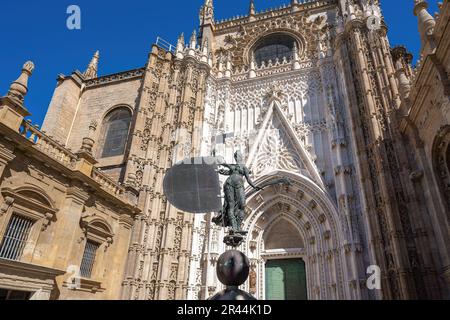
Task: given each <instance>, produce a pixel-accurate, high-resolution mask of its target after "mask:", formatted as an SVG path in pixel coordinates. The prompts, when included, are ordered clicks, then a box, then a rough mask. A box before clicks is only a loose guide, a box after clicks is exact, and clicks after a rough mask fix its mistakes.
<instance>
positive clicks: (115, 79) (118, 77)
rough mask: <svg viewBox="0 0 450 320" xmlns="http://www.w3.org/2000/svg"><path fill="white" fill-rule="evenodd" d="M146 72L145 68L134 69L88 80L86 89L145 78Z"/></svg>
mask: <svg viewBox="0 0 450 320" xmlns="http://www.w3.org/2000/svg"><path fill="white" fill-rule="evenodd" d="M145 70H146V69H145V68H138V69H132V70H127V71H123V72H118V73H114V74H110V75H105V76H101V77H98V78H95V79H90V80H86V81H85V84H86V88H88V89H90V88H94V87H98V86H102V85H108V84H112V83H119V82H122V81H129V80H135V79H139V78H142V77H143V76H144V73H145Z"/></svg>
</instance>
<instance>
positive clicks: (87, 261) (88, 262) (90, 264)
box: [80, 240, 100, 279]
mask: <svg viewBox="0 0 450 320" xmlns="http://www.w3.org/2000/svg"><path fill="white" fill-rule="evenodd" d="M98 248H100V245H99V244H98V243H96V242H93V241H90V240H88V241H87V242H86V247H85V249H84V254H83V260H82V261H81V267H80V274H81V276H82V277H83V278H86V279H89V278H91V276H92V270H93V268H94V263H95V256H96V255H97V250H98Z"/></svg>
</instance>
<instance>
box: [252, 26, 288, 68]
mask: <svg viewBox="0 0 450 320" xmlns="http://www.w3.org/2000/svg"><path fill="white" fill-rule="evenodd" d="M294 45H295V40H294V38H292V37H290V36H288V35H285V34H280V33H276V34H271V35H268V36H267V37H264V38H262V39H261V40H260V41H259V42H258V43H257V44H256V46H255V49H254V55H255V60H256V63H257V64H258V66H261V64H262V63H263V62H264V63H267V62H269V60H271V61H272V62H275V61H276V60H277V59H278V60H279V61H283V59H284V58H286V60H288V61H289V60H292V57H293V54H294Z"/></svg>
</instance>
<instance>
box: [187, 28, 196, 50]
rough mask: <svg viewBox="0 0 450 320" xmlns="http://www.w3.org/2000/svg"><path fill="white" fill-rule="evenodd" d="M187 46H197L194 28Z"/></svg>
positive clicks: (194, 47)
mask: <svg viewBox="0 0 450 320" xmlns="http://www.w3.org/2000/svg"><path fill="white" fill-rule="evenodd" d="M189 46H190V48H191V49H194V50H195V49H196V48H197V32H196V31H195V30H194V31H193V32H192V35H191V40H190V41H189Z"/></svg>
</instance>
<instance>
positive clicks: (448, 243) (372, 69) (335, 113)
mask: <svg viewBox="0 0 450 320" xmlns="http://www.w3.org/2000/svg"><path fill="white" fill-rule="evenodd" d="M214 13H215V12H214V4H213V1H212V0H206V1H205V3H204V5H203V6H202V8H201V10H200V15H199V17H200V28H199V31H198V33H197V32H196V31H194V33H193V34H192V35H191V37H190V38H189V39H185V38H184V36H183V35H181V36H180V38H179V39H178V43H177V45H176V46H171V45H166V43H162V42H158V43H156V44H155V45H154V46H153V47H152V51H151V53H150V54H149V58H148V61H147V63H146V64H145V66H144V67H142V68H139V69H135V70H128V71H125V72H120V73H117V74H113V75H107V76H99V75H98V65H99V54H98V53H96V54H95V56H94V57H93V59H92V61H91V63H90V64H89V66H88V68H87V70H86V71H85V72H83V73H82V72H79V71H76V72H74V73H73V74H71V75H69V76H63V75H61V76H59V78H58V84H57V88H56V89H55V93H54V96H53V98H52V101H51V103H50V106H49V109H48V113H47V116H46V118H45V121H44V124H43V127H42V130H39V129H38V128H36V127H32V126H31V125H30V124H29V122H27V121H24V120H23V118H24V117H26V116H27V115H28V113H27V112H26V108H25V107H24V106H23V97H24V95H25V94H26V89H27V83H26V81H25V80H24V79H25V78H26V79H28V76H29V75H31V71H30V65H28V66H26V67H24V71H23V73H22V76H21V77H20V78H19V79H18V80H17V81H16V82H15V83H14V84H13V85H12V86H11V89H10V93H8V95H7V96H5V97H4V98H3V99H2V103H1V105H2V108H1V109H0V121H1V122H2V123H5V124H7V127H8V128H9V129H7V130H6V129H5V130H6V131H5V132H6V133H5V134H4V138H2V140H1V142H2V145H4V146H5V148H4V150H9V151H8V152H6V151H2V153H1V154H0V156H1V159H2V160H1V161H2V162H1V166H0V168H1V170H2V171H0V174H3V175H2V176H1V177H0V182H1V183H0V186H1V194H2V197H3V198H1V199H0V201H2V203H3V205H2V207H1V213H0V239H1V237H4V238H5V239H6V238H7V236H11V232H10V229H11V227H10V226H12V225H13V224H14V223H16V222H14V221H15V220H14V221H13V220H12V219H13V217H16V216H15V213H14V212H16V211H14V204H15V203H19V204H20V203H22V202H24V201H25V202H26V201H28V202H29V203H32V204H33V206H34V207H36V206H37V204H36V203H35V202H36V201H38V200H39V199H41V198H42V197H43V195H44V194H45V195H46V196H45V197H44V198H45V199H41V200H40V202H39V201H38V202H39V203H40V206H38V209H39V208H40V209H39V210H40V211H42V210H43V211H46V210H47V211H49V210H50V209H51V210H50V211H49V212H50V213H47V212H44V213H43V216H42V217H41V216H39V215H38V217H41V218H39V219H41V220H42V219H43V220H42V221H44V224H46V225H50V228H51V227H52V224H51V223H50V221H55V222H54V223H53V228H54V231H51V232H47V231H45V230H46V228H42V231H41V232H42V233H43V234H44V236H42V237H38V236H36V237H35V239H36V240H35V242H36V241H37V242H38V245H37V247H39V241H41V242H42V243H41V245H42V246H43V248H54V247H55V246H56V242H55V241H57V240H58V239H59V240H58V241H65V242H63V243H66V242H67V245H68V246H73V248H74V249H73V250H72V252H68V253H64V252H62V251H58V250H56V249H55V250H53V251H52V250H50V251H48V255H55V257H54V258H53V257H45V253H43V252H42V251H40V253H39V257H42V259H41V260H39V259H37V258H35V257H37V256H36V250H35V249H33V248H32V247H30V248H31V249H30V250H29V251H30V252H28V255H24V258H23V259H29V260H27V261H28V262H27V261H21V259H22V258H21V255H22V252H21V251H20V250H19V251H17V250H16V251H14V250H13V252H14V255H12V256H11V254H10V256H7V255H6V254H5V256H3V251H5V252H6V251H8V250H9V251H8V252H10V251H11V250H10V247H11V246H12V244H11V243H12V242H11V241H10V242H8V241H6V240H3V242H2V246H1V247H0V265H1V264H2V263H5V264H6V261H9V260H11V257H13V258H15V259H12V260H17V261H19V262H20V261H21V263H22V264H23V263H31V262H33V263H41V262H40V261H45V263H47V265H46V268H50V269H48V272H47V274H49V273H51V274H52V276H51V277H50V278H54V279H56V280H55V283H56V285H55V289H47V291H50V292H53V291H52V290H57V291H61V290H60V289H59V290H58V288H60V287H61V286H63V287H64V288H66V287H67V286H68V283H69V282H68V281H67V279H68V277H69V275H68V273H67V271H65V270H64V268H66V267H67V266H66V264H67V263H65V262H63V261H66V262H67V261H69V262H70V261H72V262H71V263H72V264H76V263H77V262H76V261H81V265H82V266H81V267H82V268H83V267H84V268H85V269H86V267H88V269H89V266H90V269H92V270H94V272H92V270H87V271H91V272H86V270H85V269H84V270H82V271H83V272H82V273H84V276H83V275H82V277H81V279H82V281H81V284H82V285H81V287H83V288H82V290H79V289H77V287H76V286H75V287H73V286H72V287H70V286H69V287H70V288H69V289H67V290H66V289H64V290H62V291H61V293H60V294H59V295H57V294H56V295H55V294H54V293H53V294H52V295H49V297H54V298H62V297H64V298H88V299H102V298H113V299H139V300H160V299H162V300H166V299H169V300H179V299H189V300H197V299H207V298H208V297H210V296H212V295H213V294H214V293H216V292H218V291H220V290H222V289H223V288H222V287H221V285H220V283H219V281H218V280H217V277H216V274H215V267H216V262H217V259H218V257H219V256H220V254H221V253H223V252H224V251H225V250H226V249H227V248H226V246H225V244H224V243H223V242H222V239H223V236H224V230H223V229H222V228H220V227H217V226H216V225H214V224H213V223H212V222H211V220H212V218H213V216H214V213H205V214H203V215H192V214H187V213H183V212H180V211H179V210H177V209H176V208H174V207H173V206H171V205H170V204H168V202H167V200H166V199H165V196H164V194H163V179H164V174H165V172H166V171H167V169H169V168H170V167H172V166H173V165H174V164H175V163H177V162H179V161H181V160H183V159H185V158H189V157H194V156H210V155H211V154H213V153H216V154H218V155H221V156H223V157H224V158H225V160H226V161H227V162H229V163H232V161H233V154H234V152H236V151H240V152H242V153H243V154H244V155H245V162H246V165H247V167H248V168H250V170H251V171H252V179H253V180H254V182H255V184H257V185H258V184H262V183H266V182H270V181H272V180H276V179H279V178H281V177H288V178H289V179H290V180H291V181H292V185H290V186H273V187H271V188H267V189H265V190H262V191H258V192H254V191H252V190H251V188H248V189H247V192H248V202H247V207H246V217H245V220H244V223H243V225H244V230H245V231H247V232H248V235H247V237H246V241H245V242H244V243H243V244H242V245H241V247H240V248H239V249H240V250H241V251H242V252H244V253H245V254H246V255H247V256H248V257H249V259H250V262H251V270H250V277H249V281H248V282H247V283H246V284H245V285H244V289H245V290H246V291H248V292H250V293H251V294H253V295H254V296H255V297H256V298H258V299H261V300H263V299H309V300H319V299H326V300H329V299H351V300H360V299H445V298H450V250H449V248H450V237H449V236H450V234H449V212H450V189H449V188H450V98H449V97H450V79H449V76H450V36H449V35H450V30H449V29H450V27H449V26H448V21H449V19H450V1H448V0H445V1H444V2H443V4H442V5H440V12H439V14H438V15H437V16H436V17H432V16H431V15H430V14H429V13H428V11H427V3H426V1H424V0H415V1H414V14H415V15H416V16H417V17H418V23H419V34H418V37H419V36H420V37H421V42H422V49H421V57H420V60H419V62H418V63H417V66H415V67H413V66H412V64H411V63H412V56H411V54H409V53H408V51H407V50H406V48H404V47H395V48H393V47H391V46H390V44H389V41H388V37H387V31H388V29H387V26H386V25H385V23H384V20H383V16H382V13H381V9H380V6H379V1H376V0H374V1H372V0H303V1H297V0H293V1H291V3H290V4H287V5H285V6H283V7H280V8H277V9H271V10H266V11H264V12H257V11H256V9H255V5H254V2H253V1H250V7H249V12H248V15H245V16H241V17H234V18H232V19H228V20H224V21H217V20H216V19H215V18H214ZM186 40H187V41H186ZM186 42H187V43H186ZM31 69H32V68H31ZM17 84H19V85H20V86H22V87H21V88H22V89H21V90H22V91H21V93H20V94H19V98H20V99H19V100H17V99H16V98H17V88H16V87H17ZM23 88H25V90H23ZM19 91H20V90H19ZM11 101H12V102H11ZM14 101H15V102H14ZM13 115H15V116H13ZM93 119H94V120H93ZM24 127H25V128H27V130H25V131H31V132H32V133H31V135H32V136H30V134H29V133H28V135H27V132H25V133H23V132H24V130H23V128H24ZM1 128H3V127H0V129H1ZM20 128H22V129H20ZM8 130H9V131H8ZM11 130H13V131H14V130H16V131H20V130H22V134H21V137H22V138H23V139H24V141H22V142H21V140H20V139H19V138H17V139H16V140H17V141H16V140H14V143H13V142H11V139H6V138H7V133H8V132H9V133H8V134H9V135H12V134H13V133H12V132H10V131H11ZM3 140H5V141H3ZM40 141H46V145H51V146H52V148H56V150H58V152H57V154H58V155H59V154H62V155H63V156H64V157H66V158H67V159H68V160H67V161H66V160H64V161H65V162H64V163H62V164H61V165H62V166H64V165H66V166H69V164H71V167H70V168H69V169H70V170H69V171H68V173H61V170H62V169H61V170H59V171H57V172H56V171H55V172H54V173H53V174H51V175H50V174H47V173H46V174H45V176H46V177H47V178H46V179H47V180H48V181H53V182H55V181H57V180H58V181H59V183H58V185H59V187H55V186H53V185H54V183H47V187H45V186H44V185H43V184H42V183H41V184H40V185H41V187H39V190H41V191H42V192H41V191H39V190H38V189H37V187H33V188H31V189H30V187H29V186H28V185H32V184H33V185H36V184H37V183H36V182H33V181H34V180H33V179H32V178H31V177H32V176H35V177H37V176H40V174H38V173H35V169H33V170H30V169H29V168H30V167H32V168H36V166H35V165H33V164H34V162H35V161H37V160H33V159H28V158H27V159H28V160H23V161H22V162H23V164H22V165H20V166H19V167H20V168H17V169H14V170H13V169H12V168H15V167H14V166H18V165H17V161H16V162H13V161H12V160H13V159H14V155H15V154H16V153H21V152H22V153H23V150H28V149H23V148H21V147H20V146H21V145H22V144H26V143H28V144H31V145H33V144H36V145H38V146H39V145H42V144H40ZM15 144H17V146H16V147H13V145H15ZM31 147H33V146H29V147H28V148H31ZM80 148H81V149H80ZM38 149H39V148H38ZM40 150H41V152H44V151H43V149H40ZM45 150H46V149H45ZM70 150H80V151H79V152H72V151H70ZM52 154H55V153H54V152H53V151H52ZM66 158H64V159H66ZM19 159H21V158H20V157H19ZM58 159H59V160H60V158H58ZM41 162H42V159H41ZM45 163H47V165H45ZM49 167H51V168H49ZM50 169H51V170H54V168H53V167H52V166H51V163H50V160H48V161H47V160H45V159H44V165H43V168H42V169H40V170H41V171H43V172H47V171H48V170H50ZM11 170H12V171H11ZM10 171H11V172H18V173H17V174H19V173H20V175H21V176H23V178H14V177H15V176H14V174H12V173H9V172H10ZM38 171H39V170H38ZM41 171H39V172H41ZM3 172H6V173H3ZM58 172H59V173H58ZM73 172H75V173H77V174H79V175H80V177H78V176H77V177H78V178H77V177H75V174H74V173H73ZM82 175H84V176H83V178H82V177H81V176H82ZM86 177H89V179H87V178H86ZM60 180H61V181H60ZM62 180H63V181H62ZM75 180H76V181H82V183H81V182H76V183H75V182H74V181H75ZM91 180H92V181H91ZM72 184H74V185H75V186H77V189H76V190H79V192H77V193H76V197H77V203H78V206H79V209H77V210H78V211H79V215H77V216H76V218H72V219H68V218H64V216H63V215H61V218H59V215H58V212H59V211H64V210H65V209H63V208H64V205H69V206H70V204H64V201H62V202H61V201H60V198H61V194H63V195H64V197H66V198H67V199H69V198H70V199H72V198H74V196H72V194H73V191H67V190H72V189H70V188H69V189H67V188H66V187H67V186H68V185H72ZM24 185H25V186H28V187H24ZM50 186H52V187H51V188H50ZM63 186H64V187H63ZM49 188H50V189H51V190H53V191H52V192H50V191H48V189H49ZM71 188H72V187H71ZM46 189H47V191H45V190H46ZM33 190H34V193H36V192H38V193H40V194H41V198H36V196H34V198H33V197H32V199H31V200H30V199H28V200H26V199H27V197H29V196H30V192H31V191H33ZM55 190H59V192H60V193H58V192H56V191H55ZM79 194H84V196H82V197H81V196H79ZM80 197H81V198H80ZM14 199H16V200H15V201H14ZM24 199H25V200H24ZM33 199H34V200H33ZM66 202H67V200H66ZM43 203H44V204H43ZM67 203H69V202H67ZM42 206H44V207H45V209H42ZM19 207H20V206H19ZM34 207H33V208H34ZM48 208H49V209H48ZM115 208H120V210H119V209H117V210H115ZM19 209H20V208H19ZM19 209H18V210H19ZM38 209H35V210H34V211H36V210H37V211H39V210H38ZM20 210H22V209H20ZM20 210H19V211H20ZM40 211H39V212H40ZM78 211H77V212H78ZM50 215H51V217H50ZM17 219H18V218H17ZM29 219H31V220H33V219H35V218H33V216H30V218H29ZM66 219H68V220H67V222H65V221H66ZM31 220H29V221H31ZM60 220H61V221H62V222H61V221H60ZM17 221H19V220H17ZM45 221H48V222H45ZM19 222H21V221H19ZM19 222H18V223H19ZM64 223H65V224H64ZM69 223H72V226H73V227H74V228H75V229H74V230H75V231H74V232H75V235H74V234H72V235H71V236H66V233H67V230H61V228H64V226H65V225H66V226H67V224H69ZM58 226H59V227H58ZM131 226H132V231H130V232H128V231H127V230H130V229H131ZM77 228H80V231H79V234H80V235H81V236H78V235H77V231H76V230H77ZM11 230H12V229H11ZM51 230H53V229H51ZM19 231H20V230H19ZM38 232H39V231H35V233H38ZM19 233H20V232H19ZM55 234H56V235H60V236H59V238H58V237H56V238H55V237H53V236H54V235H55ZM26 235H27V234H26ZM83 235H84V236H83ZM24 236H25V235H24ZM27 236H28V235H27ZM116 239H117V240H116ZM74 241H75V242H74ZM5 243H6V244H5ZM92 246H93V247H94V248H95V249H96V250H98V248H100V247H101V248H102V250H100V251H101V252H102V253H101V254H100V258H98V256H95V255H93V254H92V252H93V250H92ZM5 248H6V249H5ZM2 250H3V251H2ZM33 250H34V251H33ZM83 250H84V253H83ZM113 250H116V251H114V252H116V253H107V252H109V251H113ZM94 251H95V250H94ZM125 251H127V253H126V254H125ZM73 252H76V254H74V253H73ZM64 254H67V255H71V254H72V255H71V256H70V258H67V257H66V258H64V259H63V257H64ZM89 254H90V255H89ZM92 256H93V257H97V258H98V259H100V260H101V267H98V262H97V261H95V263H94V262H93V261H90V260H89V259H88V258H89V257H91V260H93V258H92ZM44 257H45V258H44ZM30 259H31V260H30ZM77 259H78V260H77ZM108 259H110V260H108ZM30 261H31V262H30ZM73 261H75V262H73ZM108 261H111V262H112V261H115V263H116V264H115V265H114V270H113V271H111V272H110V270H109V269H108V268H113V266H111V265H109V264H108ZM89 262H91V264H89ZM8 263H10V262H8ZM71 263H68V265H70V264H71ZM21 268H25V266H23V265H21ZM1 270H2V269H0V288H7V289H8V290H10V291H11V290H13V289H14V290H17V288H16V287H14V279H15V278H14V277H13V276H11V274H12V273H13V271H11V272H10V273H9V276H8V275H3V272H2V271H1ZM11 270H14V266H11ZM34 272H35V273H37V272H38V271H34ZM6 273H7V272H6ZM90 277H92V278H93V279H91V280H89V279H90ZM4 279H7V280H4ZM101 279H103V280H101ZM16 280H17V279H16ZM21 281H25V280H21ZM48 281H50V280H48ZM48 281H47V282H48ZM69 284H70V283H69ZM47 287H48V284H47ZM119 287H120V289H119ZM81 291H82V293H80V292H81ZM0 292H1V290H0ZM11 292H12V291H11ZM11 292H9V293H8V294H11Z"/></svg>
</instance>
